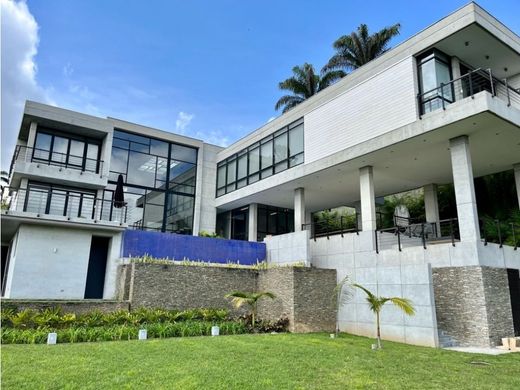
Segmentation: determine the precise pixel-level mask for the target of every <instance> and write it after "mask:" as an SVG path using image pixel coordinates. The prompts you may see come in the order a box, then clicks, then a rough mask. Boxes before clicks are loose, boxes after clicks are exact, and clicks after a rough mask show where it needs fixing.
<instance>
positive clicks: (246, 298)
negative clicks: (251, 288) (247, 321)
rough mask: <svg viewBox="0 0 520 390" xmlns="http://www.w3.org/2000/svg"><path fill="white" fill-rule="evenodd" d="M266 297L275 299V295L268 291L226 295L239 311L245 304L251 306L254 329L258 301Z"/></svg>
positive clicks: (234, 292) (237, 292)
mask: <svg viewBox="0 0 520 390" xmlns="http://www.w3.org/2000/svg"><path fill="white" fill-rule="evenodd" d="M264 297H265V298H271V299H274V298H275V295H274V294H273V293H270V292H268V291H261V292H256V293H255V292H242V291H233V292H231V293H229V294H226V298H231V303H232V304H233V305H234V306H235V307H236V308H237V309H238V308H240V307H242V306H243V305H244V304H245V305H248V306H249V308H250V312H251V325H252V326H253V328H254V327H255V317H256V309H257V304H258V301H259V300H260V299H261V298H264Z"/></svg>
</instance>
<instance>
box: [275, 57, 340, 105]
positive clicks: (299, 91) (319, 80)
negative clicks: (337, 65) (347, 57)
mask: <svg viewBox="0 0 520 390" xmlns="http://www.w3.org/2000/svg"><path fill="white" fill-rule="evenodd" d="M292 72H293V76H292V77H289V78H288V79H287V80H284V81H282V82H280V83H279V84H278V87H279V88H280V89H281V90H283V91H290V92H292V94H291V95H284V96H282V97H281V98H280V99H278V101H277V102H276V105H275V109H276V110H279V109H280V108H282V107H283V110H282V112H283V113H286V112H287V111H289V110H290V109H291V108H293V107H295V106H297V105H298V104H300V103H301V102H303V101H304V100H305V99H308V98H310V97H311V96H313V95H315V94H317V93H318V92H320V91H321V90H323V89H325V88H327V87H328V86H329V85H332V84H334V83H335V82H336V81H338V80H339V79H340V78H342V77H343V76H345V72H343V71H342V70H331V71H325V72H323V73H322V75H321V76H320V75H319V74H316V72H315V71H314V67H313V66H312V65H311V64H308V63H305V64H303V66H295V67H294V68H292Z"/></svg>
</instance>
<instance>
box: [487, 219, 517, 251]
mask: <svg viewBox="0 0 520 390" xmlns="http://www.w3.org/2000/svg"><path fill="white" fill-rule="evenodd" d="M479 222H480V230H481V236H482V240H483V241H484V245H487V244H488V243H493V244H498V245H499V247H500V248H502V247H503V246H504V244H506V245H511V246H513V249H514V250H515V251H516V250H517V249H518V246H519V245H520V225H518V224H516V223H514V222H504V221H500V220H498V219H480V220H479Z"/></svg>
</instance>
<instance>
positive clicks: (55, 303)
mask: <svg viewBox="0 0 520 390" xmlns="http://www.w3.org/2000/svg"><path fill="white" fill-rule="evenodd" d="M2 307H3V308H6V307H13V308H16V309H17V310H24V309H32V310H44V309H47V308H54V307H61V309H62V311H63V312H64V313H75V314H78V315H79V314H83V313H88V312H91V311H94V310H99V311H101V312H105V313H108V312H112V311H116V310H130V302H128V301H106V300H97V299H92V300H89V299H82V300H78V301H74V300H25V299H2Z"/></svg>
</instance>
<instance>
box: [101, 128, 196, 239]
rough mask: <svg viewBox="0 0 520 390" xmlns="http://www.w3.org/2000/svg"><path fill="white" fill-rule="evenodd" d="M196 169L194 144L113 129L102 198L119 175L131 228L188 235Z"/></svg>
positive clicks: (111, 190) (107, 195) (109, 196)
mask: <svg viewBox="0 0 520 390" xmlns="http://www.w3.org/2000/svg"><path fill="white" fill-rule="evenodd" d="M196 172H197V149H196V148H193V147H189V146H185V145H180V144H176V143H169V142H166V141H162V140H157V139H154V138H149V137H144V136H141V135H136V134H132V133H128V132H125V131H122V130H115V131H114V138H113V143H112V158H111V163H110V175H109V186H108V187H107V189H106V190H105V198H106V199H110V200H111V199H113V194H114V191H115V186H116V182H117V178H118V176H119V175H122V176H123V181H124V183H125V187H124V189H125V203H126V204H127V210H128V211H127V212H128V216H127V218H126V220H127V222H128V224H129V225H130V226H132V227H134V228H136V229H146V230H158V231H169V232H175V233H182V234H192V230H193V212H194V205H195V186H196Z"/></svg>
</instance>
